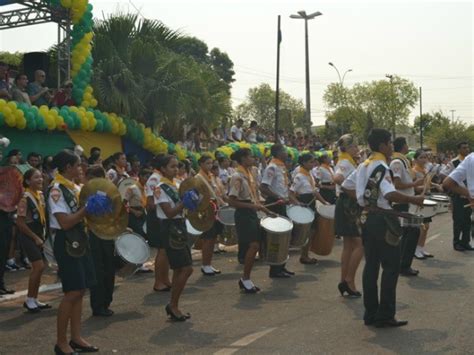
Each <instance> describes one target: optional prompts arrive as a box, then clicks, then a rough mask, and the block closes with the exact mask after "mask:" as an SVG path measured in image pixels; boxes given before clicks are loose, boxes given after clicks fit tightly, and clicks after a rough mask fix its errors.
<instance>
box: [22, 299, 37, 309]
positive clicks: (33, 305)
mask: <svg viewBox="0 0 474 355" xmlns="http://www.w3.org/2000/svg"><path fill="white" fill-rule="evenodd" d="M35 301H36V300H35V299H34V298H33V297H26V301H25V303H26V305H27V306H28V307H29V308H36V307H38V305H37V304H36V302H35Z"/></svg>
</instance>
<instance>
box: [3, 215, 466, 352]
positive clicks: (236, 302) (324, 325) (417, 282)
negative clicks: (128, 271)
mask: <svg viewBox="0 0 474 355" xmlns="http://www.w3.org/2000/svg"><path fill="white" fill-rule="evenodd" d="M451 230H452V224H451V216H450V215H449V214H444V215H438V216H436V217H435V218H434V222H433V223H432V225H431V228H430V231H429V239H428V244H427V250H429V251H430V252H431V253H432V254H434V255H435V257H434V258H433V259H427V260H423V261H418V260H416V261H415V262H414V267H415V268H417V269H419V270H420V275H419V276H417V277H411V278H406V277H401V278H400V280H399V284H398V290H397V291H398V292H397V300H398V303H397V318H399V319H406V320H408V321H409V324H408V325H407V326H406V327H402V328H397V329H376V328H373V327H367V326H365V325H364V324H363V322H362V315H363V304H362V299H349V298H344V297H341V296H340V295H339V293H338V291H337V283H338V281H339V266H340V263H339V257H340V252H341V241H339V240H336V245H335V247H334V250H333V253H332V254H331V255H330V256H328V257H320V258H319V259H320V263H319V265H309V266H308V265H306V266H305V265H301V264H300V263H299V262H298V252H292V253H291V258H290V261H289V263H288V268H289V269H291V270H293V271H295V272H296V276H295V277H293V278H291V279H285V280H281V279H277V280H275V279H269V278H268V266H266V265H264V264H263V263H262V262H259V263H257V264H256V269H255V271H254V273H253V276H252V279H253V280H254V282H255V283H256V284H257V285H258V286H259V287H260V288H261V289H262V292H261V293H259V294H256V295H245V294H241V293H240V292H239V290H238V285H237V281H238V279H239V277H240V276H241V270H242V268H241V266H240V265H239V264H238V263H237V260H236V253H235V252H228V253H225V254H220V255H216V256H215V261H214V265H215V266H216V267H217V268H220V269H221V270H222V272H223V273H222V274H221V275H219V276H215V277H204V276H202V275H201V273H200V269H199V261H196V262H195V269H194V274H193V275H192V277H191V279H190V282H189V283H188V286H187V287H186V289H185V292H184V294H183V296H182V301H181V308H182V309H183V310H184V311H186V312H191V314H192V318H191V319H190V320H189V321H187V322H184V323H172V322H170V321H168V320H167V318H166V314H165V310H164V307H165V305H166V304H167V303H168V297H169V294H165V293H156V292H153V291H152V285H153V281H152V279H153V275H150V274H147V275H136V276H134V277H133V278H131V279H129V280H120V281H119V283H118V287H117V288H116V291H115V294H114V301H113V304H112V307H111V308H112V309H113V310H114V311H115V315H114V316H113V317H110V318H96V317H92V316H91V311H90V308H89V300H88V298H86V299H85V300H84V317H83V333H84V336H85V337H86V338H87V339H88V340H89V341H90V342H91V343H93V344H94V345H97V346H99V347H100V349H101V353H123V354H152V353H153V354H165V353H166V354H167V353H191V354H220V355H226V354H233V353H240V354H256V353H258V354H300V353H301V354H302V353H360V354H369V353H373V354H379V353H380V354H391V353H404V354H422V353H430V354H432V353H452V354H464V353H472V352H473V350H472V349H473V348H474V338H473V336H472V334H473V326H474V313H473V312H472V309H473V308H474V301H473V297H472V295H473V292H472V291H473V290H474V276H473V270H474V252H456V251H454V250H453V248H452V243H451V234H452V232H451ZM362 268H363V263H362V265H361V267H360V269H359V272H358V275H357V285H358V288H359V289H360V290H361V289H362V285H361V271H362ZM24 273H27V272H26V271H25V272H24ZM12 274H13V273H9V275H8V278H9V280H10V281H12V280H13V278H15V277H18V276H15V275H12ZM48 280H49V281H50V282H53V281H54V278H52V277H49V279H48ZM25 287H26V284H24V285H23V288H25ZM60 296H61V294H60V292H59V291H49V292H44V293H42V294H41V298H42V300H45V299H46V300H48V301H49V302H51V303H52V305H53V309H52V310H49V311H43V312H41V313H40V314H27V313H25V312H24V310H23V308H21V304H22V302H23V297H21V298H17V299H13V300H10V301H7V302H5V301H4V302H0V353H1V354H50V353H52V349H53V346H54V343H55V316H56V309H57V306H58V303H59V300H60Z"/></svg>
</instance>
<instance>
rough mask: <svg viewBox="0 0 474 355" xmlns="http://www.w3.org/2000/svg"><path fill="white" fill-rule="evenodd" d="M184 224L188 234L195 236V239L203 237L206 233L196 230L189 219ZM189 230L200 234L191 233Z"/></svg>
mask: <svg viewBox="0 0 474 355" xmlns="http://www.w3.org/2000/svg"><path fill="white" fill-rule="evenodd" d="M184 223H185V224H186V233H188V234H191V235H192V236H195V237H199V236H200V235H202V234H203V233H204V232H201V231H200V230H198V229H196V228H194V227H193V225H192V224H191V221H190V220H189V219H187V218H186V220H185V221H184ZM189 229H192V230H195V231H196V232H199V234H196V233H191V232H190V231H189Z"/></svg>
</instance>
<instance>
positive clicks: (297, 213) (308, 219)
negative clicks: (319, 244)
mask: <svg viewBox="0 0 474 355" xmlns="http://www.w3.org/2000/svg"><path fill="white" fill-rule="evenodd" d="M286 215H287V216H288V218H289V219H291V221H292V222H293V230H292V232H291V240H290V247H294V248H300V247H303V246H305V245H306V243H307V242H308V238H309V235H310V231H311V225H312V224H313V221H314V212H313V210H312V209H311V208H308V207H302V206H288V207H287V208H286Z"/></svg>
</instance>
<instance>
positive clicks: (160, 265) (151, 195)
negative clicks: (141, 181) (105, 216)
mask: <svg viewBox="0 0 474 355" xmlns="http://www.w3.org/2000/svg"><path fill="white" fill-rule="evenodd" d="M162 157H163V155H157V156H155V157H154V158H153V160H152V166H153V173H152V174H151V176H150V178H149V179H148V180H147V182H146V185H145V195H146V198H147V202H146V209H147V214H146V229H147V237H148V243H149V245H150V247H152V248H156V249H158V251H157V253H156V257H155V283H154V285H153V290H154V291H156V292H169V291H170V290H171V281H170V279H169V270H170V265H169V263H168V257H167V256H166V251H165V249H164V248H162V247H161V246H160V240H159V233H160V223H159V219H158V217H157V212H156V203H155V199H156V198H158V197H159V196H160V189H157V188H156V187H157V186H158V185H159V183H160V180H161V172H160V171H159V170H158V166H159V161H160V159H161V158H162Z"/></svg>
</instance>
